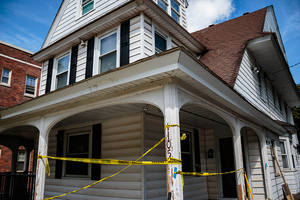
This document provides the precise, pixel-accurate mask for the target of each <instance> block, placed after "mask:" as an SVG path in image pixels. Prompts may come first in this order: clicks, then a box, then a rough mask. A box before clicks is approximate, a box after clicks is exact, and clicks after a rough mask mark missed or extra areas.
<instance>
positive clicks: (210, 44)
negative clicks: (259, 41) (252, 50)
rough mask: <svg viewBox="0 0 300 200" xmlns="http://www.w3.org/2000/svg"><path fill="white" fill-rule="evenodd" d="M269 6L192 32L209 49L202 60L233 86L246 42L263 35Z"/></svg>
mask: <svg viewBox="0 0 300 200" xmlns="http://www.w3.org/2000/svg"><path fill="white" fill-rule="evenodd" d="M266 12H267V8H263V9H261V10H258V11H255V12H252V13H249V14H246V15H243V16H241V17H238V18H235V19H232V20H229V21H226V22H223V23H220V24H218V25H213V26H211V27H208V28H205V29H202V30H199V31H196V32H194V33H192V35H193V36H194V37H195V38H196V39H197V40H198V41H199V42H200V43H202V44H204V45H205V46H206V47H207V48H208V51H207V52H206V53H205V54H204V55H202V56H201V57H200V61H201V62H203V63H204V64H205V65H206V66H208V67H209V68H210V69H211V70H212V71H213V72H215V73H216V74H217V75H218V76H220V77H221V78H222V79H223V80H224V81H226V82H227V83H228V84H229V85H230V86H231V87H233V86H234V82H235V80H236V77H237V74H238V70H239V66H240V64H241V61H242V57H243V53H244V50H245V47H246V45H247V42H248V41H249V40H251V39H254V38H257V37H261V36H263V35H265V34H267V33H264V32H263V27H264V22H265V16H266Z"/></svg>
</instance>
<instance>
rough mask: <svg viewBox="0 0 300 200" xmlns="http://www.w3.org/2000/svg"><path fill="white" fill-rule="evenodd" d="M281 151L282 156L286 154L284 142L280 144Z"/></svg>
mask: <svg viewBox="0 0 300 200" xmlns="http://www.w3.org/2000/svg"><path fill="white" fill-rule="evenodd" d="M280 149H281V154H286V153H285V147H284V142H280Z"/></svg>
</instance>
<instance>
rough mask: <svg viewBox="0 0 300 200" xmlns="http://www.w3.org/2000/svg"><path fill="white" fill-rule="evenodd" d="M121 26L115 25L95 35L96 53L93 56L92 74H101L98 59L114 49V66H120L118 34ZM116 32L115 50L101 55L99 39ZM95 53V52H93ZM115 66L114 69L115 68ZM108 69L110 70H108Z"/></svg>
mask: <svg viewBox="0 0 300 200" xmlns="http://www.w3.org/2000/svg"><path fill="white" fill-rule="evenodd" d="M120 31H121V26H120V25H118V26H117V27H115V28H113V29H111V30H109V31H107V32H105V33H103V34H100V35H98V36H97V37H96V43H95V47H94V48H95V53H96V56H94V63H95V65H94V66H96V67H94V69H93V76H94V75H96V74H101V61H100V58H102V57H104V56H106V55H109V54H110V53H112V52H114V51H116V68H119V67H120V34H121V32H120ZM115 33H116V50H113V51H110V52H107V53H105V54H103V55H101V54H100V53H101V52H100V48H101V40H102V39H104V38H107V37H109V36H111V35H113V34H115ZM94 55H95V54H94ZM116 68H115V69H116ZM108 71H110V70H108ZM108 71H105V72H108ZM105 72H102V73H105Z"/></svg>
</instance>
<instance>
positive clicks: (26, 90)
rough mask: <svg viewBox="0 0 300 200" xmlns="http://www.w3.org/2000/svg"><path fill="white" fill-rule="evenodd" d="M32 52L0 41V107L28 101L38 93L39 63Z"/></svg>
mask: <svg viewBox="0 0 300 200" xmlns="http://www.w3.org/2000/svg"><path fill="white" fill-rule="evenodd" d="M32 54H33V52H31V51H28V50H25V49H22V48H19V47H16V46H14V45H11V44H8V43H6V42H3V41H0V76H1V79H0V108H7V107H10V106H13V105H16V104H20V103H22V102H24V101H28V100H30V99H32V98H33V97H36V96H37V94H38V89H39V88H38V87H39V80H40V79H39V77H40V74H41V64H40V63H38V62H35V61H34V60H33V59H32V58H31V55H32Z"/></svg>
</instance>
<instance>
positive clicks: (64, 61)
mask: <svg viewBox="0 0 300 200" xmlns="http://www.w3.org/2000/svg"><path fill="white" fill-rule="evenodd" d="M68 68H69V55H68V56H66V57H63V58H61V59H59V60H58V66H57V73H58V74H59V73H61V72H63V71H66V70H68Z"/></svg>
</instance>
